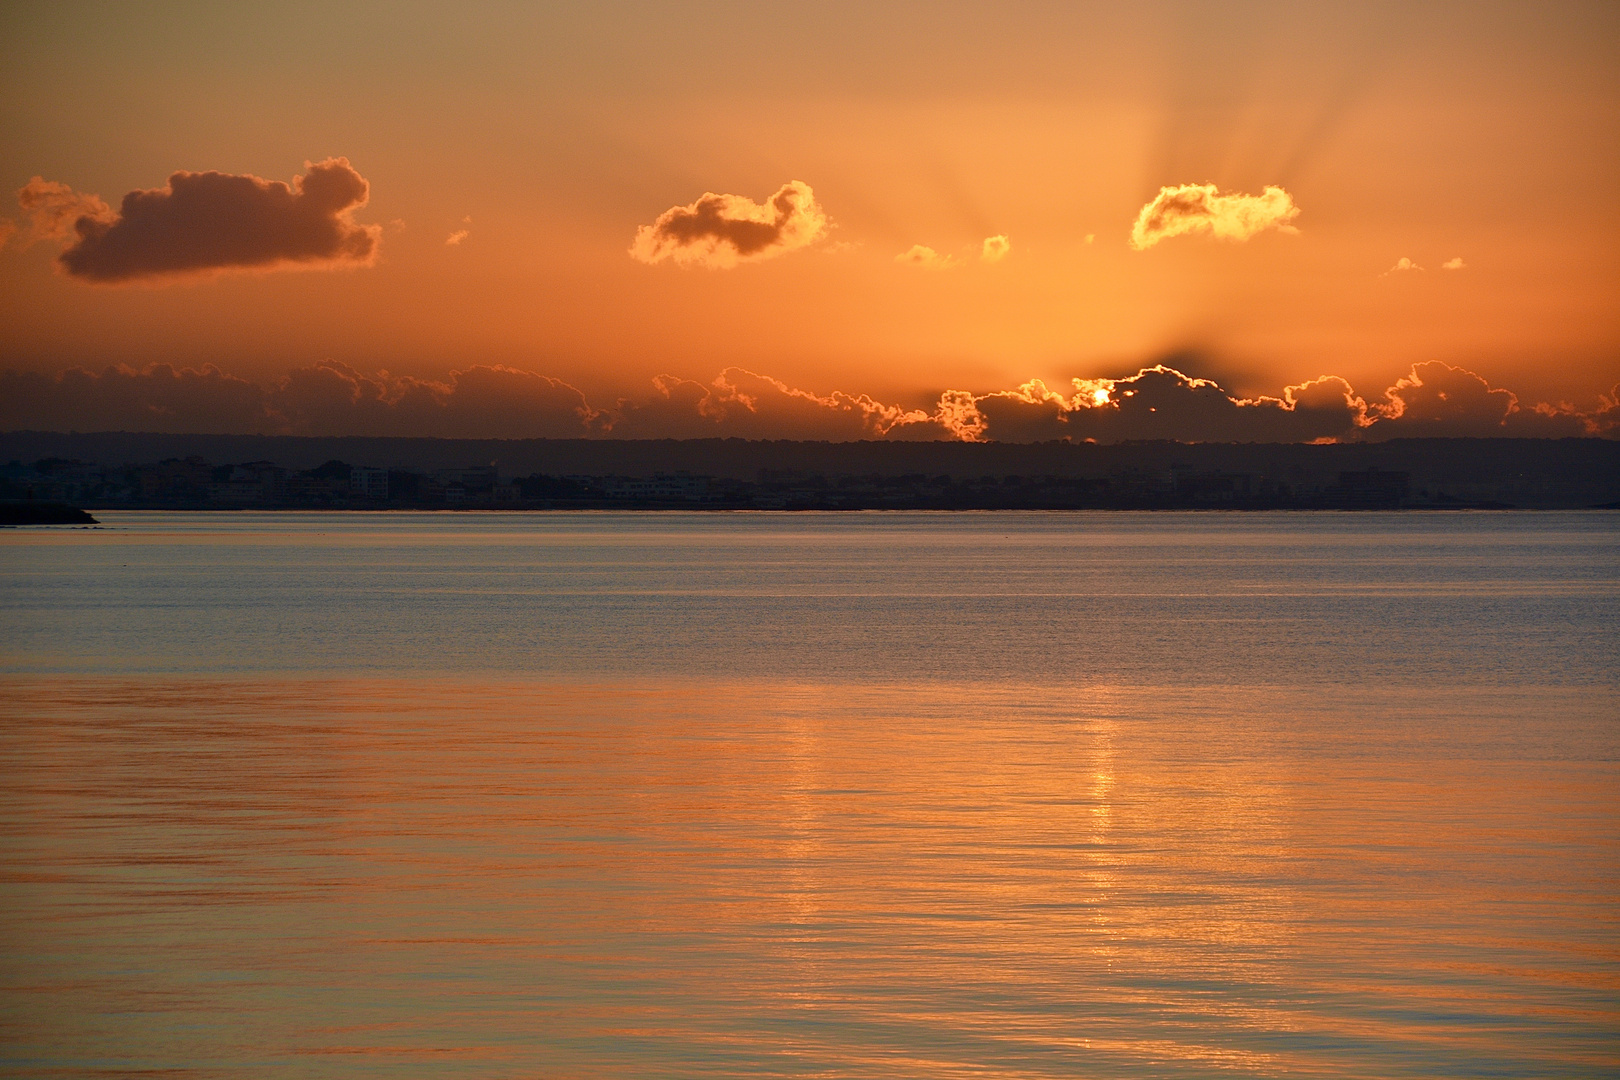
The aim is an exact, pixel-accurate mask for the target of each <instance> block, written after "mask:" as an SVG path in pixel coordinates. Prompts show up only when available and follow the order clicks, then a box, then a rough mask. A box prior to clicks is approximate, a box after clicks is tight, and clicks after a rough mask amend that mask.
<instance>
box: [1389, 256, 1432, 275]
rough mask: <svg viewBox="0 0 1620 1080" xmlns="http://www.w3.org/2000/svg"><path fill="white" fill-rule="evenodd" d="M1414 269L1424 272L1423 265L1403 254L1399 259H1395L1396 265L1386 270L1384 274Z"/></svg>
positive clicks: (1403, 272)
mask: <svg viewBox="0 0 1620 1080" xmlns="http://www.w3.org/2000/svg"><path fill="white" fill-rule="evenodd" d="M1413 270H1416V271H1418V272H1422V270H1423V267H1421V266H1419V265H1418V264H1417V263H1415V262H1413V261H1412V260H1411V259H1408V258H1407V257H1406V256H1405V255H1402V256H1401V257H1400V258H1399V259H1397V260H1395V265H1394V266H1392V267H1390V268H1389V269H1388V270H1385V271H1384V273H1383V275H1382V276H1384V277H1389V275H1391V274H1405V273H1408V272H1410V271H1413Z"/></svg>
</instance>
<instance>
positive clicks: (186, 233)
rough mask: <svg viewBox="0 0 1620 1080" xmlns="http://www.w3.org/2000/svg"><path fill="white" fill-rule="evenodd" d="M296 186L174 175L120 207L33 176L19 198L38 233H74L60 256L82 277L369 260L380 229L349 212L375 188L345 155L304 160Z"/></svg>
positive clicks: (122, 278)
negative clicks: (115, 208)
mask: <svg viewBox="0 0 1620 1080" xmlns="http://www.w3.org/2000/svg"><path fill="white" fill-rule="evenodd" d="M306 168H307V169H308V170H309V171H308V172H307V173H306V174H305V175H303V176H301V177H295V178H294V179H293V182H292V183H291V184H290V185H289V184H284V183H282V182H280V181H278V180H262V179H260V178H259V177H257V176H245V175H244V176H238V175H234V174H231V173H221V172H199V173H194V172H177V173H174V174H173V175H171V176H170V177H169V182H168V184H167V185H166V186H164V187H161V188H153V189H150V190H143V191H132V192H130V193H129V194H128V195H125V196H124V199H123V202H122V203H121V204H120V206H119V208H118V211H117V212H116V213H114V212H112V211H111V210H110V209H109V208H108V207H107V206H106V204H105V203H103V202H101V200H100V199H98V198H96V197H95V196H93V195H89V196H87V195H79V194H77V193H75V192H73V191H72V189H70V188H68V187H67V186H66V185H65V184H55V183H52V182H50V181H46V180H41V179H40V178H38V177H36V178H35V179H34V180H33V181H30V182H29V184H28V186H26V187H24V188H23V189H22V191H21V192H19V194H18V201H19V203H21V205H22V206H23V208H24V209H25V210H27V211H28V212H29V214H30V215H31V216H32V219H33V232H34V233H35V234H37V235H40V236H47V235H49V236H62V235H71V236H72V238H73V242H72V244H71V246H69V247H68V248H67V250H65V251H64V252H62V254H61V255H60V256H59V258H58V262H59V263H60V265H61V266H62V268H63V269H65V270H66V271H67V272H68V273H69V274H71V275H72V276H74V277H77V278H80V279H82V280H85V281H93V282H100V283H108V284H113V283H119V282H127V281H135V280H140V279H145V278H154V277H165V276H169V275H175V274H186V273H197V272H203V271H220V270H244V269H269V268H274V267H290V266H292V267H329V266H365V265H369V264H370V263H371V262H372V261H373V260H374V259H375V257H376V253H377V244H378V240H379V238H380V237H381V235H382V228H381V226H378V225H358V224H356V223H355V222H354V221H353V220H352V218H351V215H352V214H353V212H354V211H355V210H357V209H359V208H360V207H362V206H364V205H365V204H366V200H367V199H368V198H369V196H370V190H371V189H370V185H369V184H368V183H367V182H366V179H365V177H363V176H361V175H360V174H359V173H358V172H356V171H355V170H354V168H353V167H352V166H350V164H349V161H348V159H347V158H328V159H326V160H325V161H322V162H320V163H318V164H307V163H306Z"/></svg>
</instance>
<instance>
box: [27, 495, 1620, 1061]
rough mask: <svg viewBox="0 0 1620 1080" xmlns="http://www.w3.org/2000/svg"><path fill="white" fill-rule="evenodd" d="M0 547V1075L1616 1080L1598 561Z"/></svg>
mask: <svg viewBox="0 0 1620 1080" xmlns="http://www.w3.org/2000/svg"><path fill="white" fill-rule="evenodd" d="M98 517H100V518H101V519H102V525H101V527H99V528H94V529H90V528H85V529H72V528H27V529H10V530H0V1075H6V1076H26V1077H137V1076H138V1077H163V1078H232V1080H235V1078H259V1077H263V1078H282V1077H299V1078H305V1077H307V1078H332V1080H348V1078H361V1077H366V1078H370V1077H378V1078H381V1077H388V1078H402V1080H404V1078H409V1080H439V1078H491V1080H497V1078H499V1080H517V1078H559V1080H560V1078H574V1077H579V1078H587V1077H589V1078H597V1077H601V1078H663V1077H814V1078H832V1077H839V1078H843V1077H849V1078H880V1077H881V1078H890V1077H894V1078H899V1077H906V1078H926V1077H941V1078H964V1080H965V1078H972V1080H988V1078H997V1080H999V1078H1008V1080H1022V1078H1030V1080H1033V1078H1047V1077H1087V1078H1106V1077H1244V1076H1256V1077H1358V1078H1362V1077H1509V1076H1512V1077H1518V1076H1536V1077H1594V1076H1601V1075H1620V513H1617V512H1603V511H1594V512H1589V513H1582V512H1539V513H1538V512H1472V513H1469V512H1457V513H1440V512H1434V513H1430V512H1407V513H1371V512H1368V513H1327V512H1322V513H1253V514H1245V513H1219V512H1203V513H1167V512H1154V513H1110V512H1095V513H1092V512H1080V513H1006V512H997V513H954V514H953V513H905V512H887V513H885V512H877V513H826V514H822V513H758V512H750V513H661V512H625V513H599V512H578V513H575V512H531V513H513V514H501V513H422V514H415V513H325V514H323V513H291V512H280V513H232V512H216V513H157V512H150V513H145V512H115V511H107V512H98Z"/></svg>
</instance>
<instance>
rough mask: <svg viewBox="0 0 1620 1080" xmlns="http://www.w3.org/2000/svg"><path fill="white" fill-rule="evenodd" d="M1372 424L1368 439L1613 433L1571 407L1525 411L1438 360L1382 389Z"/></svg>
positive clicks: (1513, 399) (1508, 396)
mask: <svg viewBox="0 0 1620 1080" xmlns="http://www.w3.org/2000/svg"><path fill="white" fill-rule="evenodd" d="M1372 411H1373V414H1374V416H1375V417H1376V421H1375V422H1374V423H1373V424H1371V425H1370V427H1369V430H1368V436H1369V437H1370V438H1378V439H1394V438H1403V437H1408V436H1411V437H1417V436H1424V435H1445V436H1478V437H1482V438H1500V437H1502V436H1528V437H1539V438H1549V439H1554V438H1562V437H1565V436H1578V435H1599V434H1607V433H1610V432H1612V428H1611V427H1606V426H1605V425H1606V423H1607V421H1606V419H1605V418H1604V414H1603V413H1602V412H1599V413H1597V414H1595V415H1591V416H1586V415H1582V414H1580V413H1577V412H1575V410H1573V409H1571V408H1569V407H1567V406H1566V407H1559V406H1553V405H1546V404H1542V405H1536V406H1533V407H1531V408H1528V409H1527V408H1524V407H1523V406H1521V405H1520V404H1519V398H1518V395H1516V394H1514V393H1513V392H1511V391H1509V390H1503V389H1501V388H1500V387H1496V388H1493V387H1492V386H1491V384H1490V383H1488V382H1486V381H1485V379H1484V378H1483V377H1482V376H1480V375H1476V374H1475V373H1474V372H1472V371H1468V370H1467V369H1465V368H1459V367H1452V366H1451V365H1450V364H1443V363H1440V362H1439V361H1430V362H1429V363H1426V364H1414V365H1412V371H1411V373H1410V374H1409V375H1407V376H1406V377H1405V378H1403V379H1397V380H1396V382H1395V385H1394V386H1391V387H1390V388H1389V389H1388V390H1386V391H1384V401H1383V403H1382V404H1380V405H1376V406H1374V407H1373V409H1372Z"/></svg>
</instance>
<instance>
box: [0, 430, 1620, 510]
mask: <svg viewBox="0 0 1620 1080" xmlns="http://www.w3.org/2000/svg"><path fill="white" fill-rule="evenodd" d="M0 499H4V500H11V501H26V500H30V499H32V500H37V501H54V502H62V503H68V504H71V505H78V506H87V507H92V508H96V509H154V510H157V509H169V510H216V509H217V510H226V509H256V510H322V509H327V510H345V509H346V510H383V509H397V510H474V509H482V510H606V509H618V510H681V509H685V510H942V511H971V510H1249V511H1260V510H1374V509H1386V510H1392V509H1475V510H1487V509H1497V510H1502V509H1603V508H1612V507H1615V506H1620V441H1615V440H1604V439H1505V438H1493V439H1400V440H1392V441H1389V442H1382V443H1334V444H1321V445H1318V444H1301V443H1174V442H1144V443H1116V444H1095V443H1066V442H1046V443H961V442H937V443H936V442H930V443H899V442H892V443H891V442H857V443H826V442H820V443H818V442H789V441H774V442H757V441H748V440H743V439H691V440H673V439H669V440H640V441H632V440H624V441H612V440H587V439H524V440H500V439H394V438H371V437H352V438H331V439H329V438H319V437H299V436H227V435H160V434H149V433H148V434H143V433H129V432H101V433H91V434H63V433H56V432H5V433H0Z"/></svg>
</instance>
